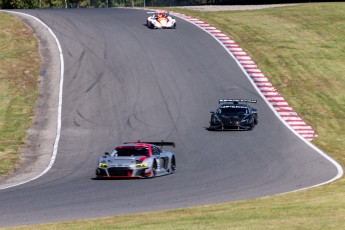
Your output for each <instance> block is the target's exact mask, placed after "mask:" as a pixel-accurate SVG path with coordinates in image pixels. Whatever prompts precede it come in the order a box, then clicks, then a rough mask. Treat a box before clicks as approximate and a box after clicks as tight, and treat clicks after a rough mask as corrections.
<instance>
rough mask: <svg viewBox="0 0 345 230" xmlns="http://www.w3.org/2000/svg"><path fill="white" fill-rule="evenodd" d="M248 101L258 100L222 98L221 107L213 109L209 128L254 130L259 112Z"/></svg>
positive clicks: (254, 101)
mask: <svg viewBox="0 0 345 230" xmlns="http://www.w3.org/2000/svg"><path fill="white" fill-rule="evenodd" d="M248 103H257V101H256V100H245V99H220V100H219V104H220V106H219V108H218V109H217V110H216V111H211V114H212V115H211V121H210V127H208V128H206V129H207V130H252V129H253V128H254V126H255V125H257V124H258V112H257V110H256V109H255V108H253V107H251V106H249V105H248Z"/></svg>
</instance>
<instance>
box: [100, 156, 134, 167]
mask: <svg viewBox="0 0 345 230" xmlns="http://www.w3.org/2000/svg"><path fill="white" fill-rule="evenodd" d="M139 159H140V156H138V157H115V156H104V157H101V158H100V159H99V163H103V164H106V165H107V166H108V167H109V166H117V167H129V166H130V165H133V164H136V163H137V161H138V160H139Z"/></svg>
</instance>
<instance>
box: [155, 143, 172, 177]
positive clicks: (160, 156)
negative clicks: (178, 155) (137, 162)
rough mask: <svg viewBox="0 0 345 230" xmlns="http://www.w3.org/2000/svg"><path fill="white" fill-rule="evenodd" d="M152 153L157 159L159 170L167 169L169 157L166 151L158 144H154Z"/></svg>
mask: <svg viewBox="0 0 345 230" xmlns="http://www.w3.org/2000/svg"><path fill="white" fill-rule="evenodd" d="M152 154H153V156H154V158H155V159H156V161H157V170H158V171H163V170H167V168H168V163H169V158H168V157H166V156H165V154H164V152H163V151H162V150H161V149H159V148H158V147H157V146H152Z"/></svg>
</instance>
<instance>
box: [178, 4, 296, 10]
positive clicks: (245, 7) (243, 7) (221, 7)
mask: <svg viewBox="0 0 345 230" xmlns="http://www.w3.org/2000/svg"><path fill="white" fill-rule="evenodd" d="M292 5H296V4H266V5H203V6H180V7H177V8H186V9H189V10H199V11H228V10H259V9H265V8H271V7H281V6H292Z"/></svg>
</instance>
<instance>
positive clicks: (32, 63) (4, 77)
mask: <svg viewBox="0 0 345 230" xmlns="http://www.w3.org/2000/svg"><path fill="white" fill-rule="evenodd" d="M39 66H40V57H39V54H38V44H37V40H36V39H35V38H34V37H33V35H32V32H31V31H30V30H29V29H28V28H27V27H26V26H24V24H23V23H22V21H20V20H18V19H15V18H14V17H12V16H10V15H8V14H4V13H1V14H0V176H4V175H6V174H7V173H9V172H10V171H11V170H12V169H13V167H14V164H16V163H17V162H18V161H19V148H20V147H21V146H23V145H24V144H25V142H24V140H25V137H26V130H27V129H28V128H29V127H30V126H31V122H32V118H33V115H34V105H35V102H36V99H37V89H38V88H37V86H38V85H37V79H38V72H39Z"/></svg>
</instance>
